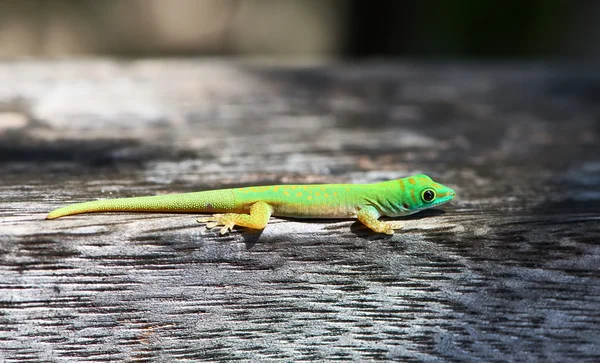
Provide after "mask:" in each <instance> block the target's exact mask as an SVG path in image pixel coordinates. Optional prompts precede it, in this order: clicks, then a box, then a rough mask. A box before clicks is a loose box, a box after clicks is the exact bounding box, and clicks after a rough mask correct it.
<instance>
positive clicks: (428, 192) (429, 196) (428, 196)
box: [421, 189, 435, 203]
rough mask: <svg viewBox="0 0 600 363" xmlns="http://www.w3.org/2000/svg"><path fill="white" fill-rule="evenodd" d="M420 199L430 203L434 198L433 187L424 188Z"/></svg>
mask: <svg viewBox="0 0 600 363" xmlns="http://www.w3.org/2000/svg"><path fill="white" fill-rule="evenodd" d="M421 199H423V201H424V202H425V203H431V202H433V200H434V199H435V190H433V189H425V190H423V191H422V192H421Z"/></svg>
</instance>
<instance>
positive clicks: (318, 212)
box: [273, 205, 357, 218]
mask: <svg viewBox="0 0 600 363" xmlns="http://www.w3.org/2000/svg"><path fill="white" fill-rule="evenodd" d="M273 209H274V210H273V215H274V216H276V217H291V218H354V217H356V212H357V209H356V208H353V207H343V206H336V207H334V206H323V205H306V206H288V205H274V206H273Z"/></svg>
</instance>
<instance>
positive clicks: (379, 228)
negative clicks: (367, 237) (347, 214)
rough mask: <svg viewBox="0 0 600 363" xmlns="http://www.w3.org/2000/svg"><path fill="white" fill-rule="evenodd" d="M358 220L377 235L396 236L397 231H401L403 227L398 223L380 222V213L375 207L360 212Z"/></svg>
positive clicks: (368, 207) (365, 208)
mask: <svg viewBox="0 0 600 363" xmlns="http://www.w3.org/2000/svg"><path fill="white" fill-rule="evenodd" d="M356 216H357V217H358V220H359V221H360V222H361V223H362V224H364V225H365V226H367V227H369V228H370V229H372V230H373V231H375V232H377V233H385V234H394V230H395V229H400V228H402V226H401V225H400V222H398V221H391V222H384V221H380V220H379V217H380V214H379V211H377V209H375V207H372V206H367V207H364V208H362V209H361V210H360V211H358V213H357V215H356Z"/></svg>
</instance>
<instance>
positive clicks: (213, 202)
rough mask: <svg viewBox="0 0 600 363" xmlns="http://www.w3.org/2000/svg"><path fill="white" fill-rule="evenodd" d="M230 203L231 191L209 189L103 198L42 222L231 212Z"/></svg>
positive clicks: (70, 207)
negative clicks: (106, 215)
mask: <svg viewBox="0 0 600 363" xmlns="http://www.w3.org/2000/svg"><path fill="white" fill-rule="evenodd" d="M234 204H235V201H234V198H233V193H232V192H231V190H209V191H203V192H195V193H183V194H168V195H158V196H149V197H133V198H118V199H103V200H97V201H91V202H84V203H77V204H71V205H67V206H65V207H62V208H58V209H55V210H53V211H52V212H50V213H48V215H47V216H46V219H56V218H60V217H64V216H69V215H73V214H81V213H94V212H165V213H200V212H228V211H232V210H234V209H235V205H234Z"/></svg>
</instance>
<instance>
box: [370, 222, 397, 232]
mask: <svg viewBox="0 0 600 363" xmlns="http://www.w3.org/2000/svg"><path fill="white" fill-rule="evenodd" d="M382 223H383V225H382V226H381V227H382V228H381V229H377V230H375V232H378V233H385V234H390V235H391V234H394V230H395V229H402V224H401V222H400V221H390V222H382Z"/></svg>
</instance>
